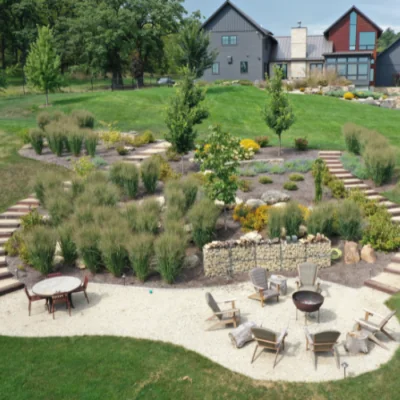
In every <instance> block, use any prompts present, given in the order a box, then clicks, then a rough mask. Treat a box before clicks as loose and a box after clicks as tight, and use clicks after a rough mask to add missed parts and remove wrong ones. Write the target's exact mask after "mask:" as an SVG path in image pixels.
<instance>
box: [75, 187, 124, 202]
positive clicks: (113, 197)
mask: <svg viewBox="0 0 400 400" xmlns="http://www.w3.org/2000/svg"><path fill="white" fill-rule="evenodd" d="M118 200H119V192H118V188H117V187H115V186H114V185H112V184H110V183H103V182H99V183H88V184H87V185H86V187H85V190H84V192H83V193H82V194H81V195H80V196H78V198H77V200H76V202H77V204H78V205H84V204H89V205H92V206H108V207H112V206H115V205H116V204H117V202H118Z"/></svg>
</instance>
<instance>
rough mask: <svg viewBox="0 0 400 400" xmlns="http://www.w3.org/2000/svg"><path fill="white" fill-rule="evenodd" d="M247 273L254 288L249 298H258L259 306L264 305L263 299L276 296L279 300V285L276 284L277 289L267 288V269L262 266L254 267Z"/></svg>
mask: <svg viewBox="0 0 400 400" xmlns="http://www.w3.org/2000/svg"><path fill="white" fill-rule="evenodd" d="M249 275H250V280H251V283H252V284H253V286H254V290H255V293H253V294H251V295H250V296H249V299H253V300H259V301H260V302H261V307H264V301H266V300H268V299H271V298H274V297H276V301H279V292H280V287H279V285H277V290H274V289H269V288H268V277H267V271H266V270H265V269H264V268H254V269H252V270H251V271H250V274H249Z"/></svg>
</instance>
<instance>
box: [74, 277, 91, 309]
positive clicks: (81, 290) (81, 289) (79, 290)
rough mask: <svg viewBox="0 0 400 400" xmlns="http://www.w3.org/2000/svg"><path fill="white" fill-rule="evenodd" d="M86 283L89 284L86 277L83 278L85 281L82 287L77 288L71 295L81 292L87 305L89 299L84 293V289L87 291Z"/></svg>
mask: <svg viewBox="0 0 400 400" xmlns="http://www.w3.org/2000/svg"><path fill="white" fill-rule="evenodd" d="M88 283H89V278H88V277H87V276H85V279H84V281H83V283H82V285H81V286H79V287H78V288H77V289H75V290H74V291H73V292H72V293H80V292H83V294H84V295H85V297H86V301H87V302H88V303H89V297H88V295H87V293H86V289H87V286H88Z"/></svg>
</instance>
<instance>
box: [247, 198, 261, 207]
mask: <svg viewBox="0 0 400 400" xmlns="http://www.w3.org/2000/svg"><path fill="white" fill-rule="evenodd" d="M264 205H265V203H264V202H263V201H262V200H259V199H249V200H247V201H246V206H249V207H251V208H252V209H256V208H258V207H261V206H264Z"/></svg>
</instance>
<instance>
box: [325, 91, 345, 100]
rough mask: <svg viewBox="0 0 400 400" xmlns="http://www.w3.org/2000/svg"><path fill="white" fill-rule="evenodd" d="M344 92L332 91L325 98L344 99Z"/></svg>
mask: <svg viewBox="0 0 400 400" xmlns="http://www.w3.org/2000/svg"><path fill="white" fill-rule="evenodd" d="M344 93H345V92H344V90H331V91H329V92H326V93H325V96H331V97H337V98H342V97H343V96H344Z"/></svg>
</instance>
